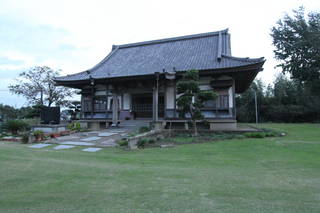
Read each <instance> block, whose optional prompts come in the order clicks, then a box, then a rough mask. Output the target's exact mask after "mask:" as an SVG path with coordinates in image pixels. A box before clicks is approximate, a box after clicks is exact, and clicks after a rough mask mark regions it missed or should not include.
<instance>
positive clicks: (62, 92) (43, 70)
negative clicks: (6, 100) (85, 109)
mask: <svg viewBox="0 0 320 213" xmlns="http://www.w3.org/2000/svg"><path fill="white" fill-rule="evenodd" d="M57 76H59V71H57V70H53V69H51V68H50V67H47V66H42V67H41V66H36V67H33V68H31V69H29V70H28V71H26V72H22V73H20V75H19V78H18V79H16V84H13V85H10V86H9V90H10V91H11V92H12V93H15V94H17V95H22V96H24V97H25V98H26V99H27V100H28V102H29V104H32V105H41V106H43V105H47V106H51V105H52V104H55V105H57V106H64V105H66V104H67V103H68V101H67V100H66V98H68V97H71V96H72V95H73V94H74V92H73V91H72V90H71V89H69V88H66V87H61V86H60V87H58V86H56V85H55V82H54V78H55V77H57Z"/></svg>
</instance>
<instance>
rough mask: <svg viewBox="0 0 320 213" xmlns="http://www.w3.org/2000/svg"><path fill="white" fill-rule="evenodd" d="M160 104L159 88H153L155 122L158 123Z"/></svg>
mask: <svg viewBox="0 0 320 213" xmlns="http://www.w3.org/2000/svg"><path fill="white" fill-rule="evenodd" d="M158 102H159V92H158V87H157V86H156V87H154V88H153V104H152V105H153V107H152V109H153V116H152V118H153V121H154V122H157V121H158Z"/></svg>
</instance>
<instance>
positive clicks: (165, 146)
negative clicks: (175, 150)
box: [160, 144, 174, 148]
mask: <svg viewBox="0 0 320 213" xmlns="http://www.w3.org/2000/svg"><path fill="white" fill-rule="evenodd" d="M160 147H161V148H171V147H174V145H173V144H161V145H160Z"/></svg>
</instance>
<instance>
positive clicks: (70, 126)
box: [67, 122, 81, 132]
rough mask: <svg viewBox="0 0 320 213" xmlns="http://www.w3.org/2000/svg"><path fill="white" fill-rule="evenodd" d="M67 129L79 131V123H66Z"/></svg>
mask: <svg viewBox="0 0 320 213" xmlns="http://www.w3.org/2000/svg"><path fill="white" fill-rule="evenodd" d="M67 129H69V130H73V131H78V132H79V131H81V124H80V123H79V122H73V123H70V124H68V125H67Z"/></svg>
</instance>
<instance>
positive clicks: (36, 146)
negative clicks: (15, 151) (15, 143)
mask: <svg viewBox="0 0 320 213" xmlns="http://www.w3.org/2000/svg"><path fill="white" fill-rule="evenodd" d="M50 145H51V144H35V145H32V146H29V147H30V148H34V149H41V148H44V147H47V146H50Z"/></svg>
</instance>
